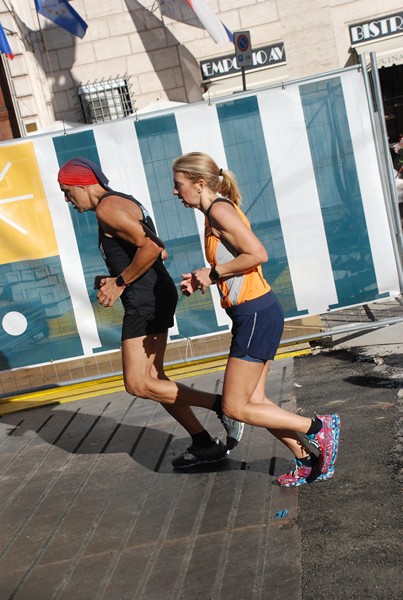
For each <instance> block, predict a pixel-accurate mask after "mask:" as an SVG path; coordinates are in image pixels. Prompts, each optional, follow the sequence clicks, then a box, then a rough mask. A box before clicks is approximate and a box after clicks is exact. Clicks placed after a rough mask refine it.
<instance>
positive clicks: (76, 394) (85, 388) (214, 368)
mask: <svg viewBox="0 0 403 600" xmlns="http://www.w3.org/2000/svg"><path fill="white" fill-rule="evenodd" d="M311 352H312V350H311V349H309V348H308V349H307V348H305V349H300V350H292V351H289V352H279V353H278V354H277V356H276V357H275V360H281V359H282V358H293V357H295V356H303V355H306V354H311ZM227 358H228V357H227V355H225V356H221V357H217V358H215V359H208V358H206V359H200V360H195V361H192V362H191V363H180V364H176V365H169V366H167V367H166V368H165V371H166V373H167V374H169V376H170V378H171V379H172V380H174V381H175V380H176V379H189V378H191V377H197V376H200V375H207V374H209V373H214V372H218V371H224V370H225V367H226V364H227ZM203 365H205V366H203ZM121 391H125V387H124V384H123V379H122V376H121V375H116V376H113V377H105V378H104V379H98V380H96V381H85V382H82V383H72V384H67V385H63V386H61V387H56V388H49V389H45V390H38V391H35V392H29V393H26V394H17V395H14V396H9V397H5V398H2V399H0V416H3V415H6V414H11V413H16V412H20V411H23V410H30V409H32V408H39V407H43V406H47V405H50V404H55V405H58V404H67V403H69V402H77V401H79V400H85V399H87V398H93V397H94V396H98V395H99V396H102V395H107V394H113V393H117V392H121Z"/></svg>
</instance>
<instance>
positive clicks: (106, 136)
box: [94, 119, 154, 219]
mask: <svg viewBox="0 0 403 600" xmlns="http://www.w3.org/2000/svg"><path fill="white" fill-rule="evenodd" d="M94 137H95V142H96V145H97V150H98V156H99V160H100V162H101V168H102V170H103V171H104V173H105V175H106V176H107V177H108V179H109V185H110V187H111V188H112V189H114V190H116V191H117V192H122V193H123V194H130V195H132V196H134V197H135V198H136V199H137V200H138V201H139V202H141V204H143V205H144V206H145V208H146V209H147V210H148V211H149V213H150V215H151V216H152V218H153V219H154V212H153V207H152V203H151V196H150V191H149V189H148V184H147V179H146V174H145V170H144V165H143V159H142V157H141V152H140V146H139V142H138V139H137V135H136V129H135V126H134V121H132V120H130V119H127V120H126V119H125V120H122V121H115V122H113V123H108V124H107V125H106V124H105V125H102V127H94Z"/></svg>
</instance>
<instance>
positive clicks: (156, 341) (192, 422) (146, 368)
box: [122, 334, 227, 468]
mask: <svg viewBox="0 0 403 600" xmlns="http://www.w3.org/2000/svg"><path fill="white" fill-rule="evenodd" d="M166 342H167V334H157V335H149V336H145V337H141V338H132V339H129V340H124V341H123V346H122V357H123V377H124V381H125V387H126V390H127V391H128V392H129V393H130V394H133V395H135V396H140V397H141V398H151V399H153V400H156V401H158V402H160V403H161V404H162V406H163V407H164V408H165V410H166V411H167V412H168V413H169V414H170V415H171V416H172V417H173V418H174V419H175V420H176V421H177V422H178V423H179V424H180V425H182V427H183V428H184V429H185V430H186V431H187V432H188V433H189V435H190V436H191V438H192V444H191V445H190V446H189V448H187V450H186V451H185V452H184V453H183V454H181V455H180V456H178V457H177V458H175V459H174V461H173V463H172V464H173V466H174V467H176V468H188V467H190V466H194V465H196V464H200V463H207V462H217V461H219V460H223V459H224V458H225V457H226V455H227V449H226V447H225V446H224V444H222V442H220V441H219V440H213V439H212V438H211V436H210V435H209V434H208V432H207V431H206V430H205V428H204V427H203V425H202V424H201V423H200V421H199V420H198V419H197V417H196V415H195V414H194V412H193V411H192V409H191V407H190V401H192V400H195V402H198V403H197V404H196V406H201V407H203V408H208V409H212V407H213V405H214V401H215V395H214V394H208V393H207V392H203V391H201V390H194V389H193V388H189V387H187V386H183V385H181V384H176V383H175V382H173V381H171V380H170V379H168V377H167V376H166V375H165V372H164V365H163V361H164V354H165V348H166ZM179 395H181V396H182V399H183V401H185V400H187V401H188V402H189V404H177V403H176V399H177V398H178V396H179Z"/></svg>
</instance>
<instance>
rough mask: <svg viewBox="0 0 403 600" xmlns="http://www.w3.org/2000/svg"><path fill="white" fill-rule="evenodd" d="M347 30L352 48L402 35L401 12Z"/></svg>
mask: <svg viewBox="0 0 403 600" xmlns="http://www.w3.org/2000/svg"><path fill="white" fill-rule="evenodd" d="M349 30H350V40H351V45H352V46H354V45H357V44H363V43H364V42H369V41H376V40H381V39H384V38H387V37H390V36H391V35H396V34H398V33H403V11H402V12H399V13H396V14H394V15H388V16H387V17H380V18H379V19H374V20H373V21H365V22H364V23H356V24H355V25H350V27H349Z"/></svg>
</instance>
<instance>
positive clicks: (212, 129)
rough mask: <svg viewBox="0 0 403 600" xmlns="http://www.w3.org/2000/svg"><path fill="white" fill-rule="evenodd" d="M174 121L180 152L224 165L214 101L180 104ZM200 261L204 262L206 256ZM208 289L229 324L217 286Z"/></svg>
mask: <svg viewBox="0 0 403 600" xmlns="http://www.w3.org/2000/svg"><path fill="white" fill-rule="evenodd" d="M176 123H177V126H178V132H179V141H180V144H181V148H182V152H183V154H187V153H188V152H205V153H206V154H209V155H210V156H211V157H212V158H213V159H214V161H215V162H216V163H217V165H218V166H219V167H220V168H222V169H226V168H227V158H226V156H225V149H224V144H223V140H222V137H221V129H220V122H219V120H218V115H217V109H216V107H215V105H213V106H209V105H208V104H207V103H206V104H199V105H195V106H188V107H184V108H180V109H178V110H177V111H176ZM195 216H196V223H197V229H198V231H199V237H200V244H201V247H202V249H203V256H204V215H203V214H202V213H201V212H200V211H199V210H196V211H195ZM204 265H205V266H208V263H207V262H206V260H205V262H204ZM200 266H202V265H200ZM195 268H196V265H195ZM210 290H211V294H212V298H213V304H214V310H215V314H216V318H217V323H218V325H220V326H221V325H228V326H230V324H231V319H230V318H229V317H228V315H227V313H226V312H225V311H224V310H223V309H222V308H221V304H220V295H219V293H218V289H217V286H215V285H212V286H210Z"/></svg>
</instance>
